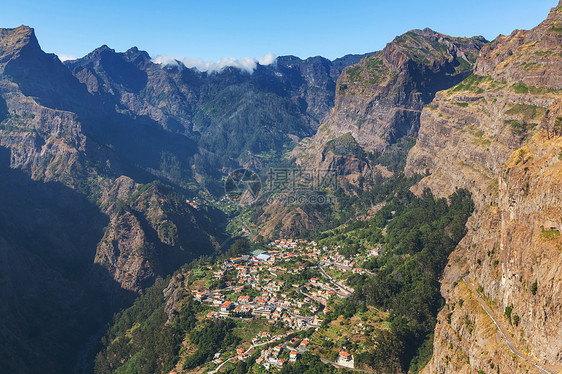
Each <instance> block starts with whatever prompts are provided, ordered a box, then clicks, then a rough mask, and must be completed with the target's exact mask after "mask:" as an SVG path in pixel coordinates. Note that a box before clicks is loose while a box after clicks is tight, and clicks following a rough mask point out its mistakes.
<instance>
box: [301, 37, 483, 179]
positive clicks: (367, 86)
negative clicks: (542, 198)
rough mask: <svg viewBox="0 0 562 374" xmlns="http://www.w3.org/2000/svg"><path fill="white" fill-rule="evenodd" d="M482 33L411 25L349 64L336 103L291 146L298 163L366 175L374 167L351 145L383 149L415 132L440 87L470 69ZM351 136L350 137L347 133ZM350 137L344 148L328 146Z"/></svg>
mask: <svg viewBox="0 0 562 374" xmlns="http://www.w3.org/2000/svg"><path fill="white" fill-rule="evenodd" d="M485 43H486V40H485V39H484V38H482V37H473V38H455V37H450V36H447V35H443V34H439V33H437V32H435V31H432V30H430V29H425V30H412V31H409V32H407V33H406V34H404V35H401V36H399V37H397V38H396V39H394V40H393V41H392V42H391V43H389V44H388V45H387V46H386V47H385V48H384V49H383V50H382V51H380V52H377V53H376V54H374V55H372V56H368V57H365V58H363V59H362V60H361V61H360V62H359V63H358V64H355V65H353V66H350V67H348V68H346V69H345V70H344V71H343V73H342V75H341V76H340V78H339V79H338V84H337V90H336V101H335V107H334V109H333V111H332V113H331V115H330V117H329V118H328V120H327V122H325V123H324V124H323V125H322V126H321V127H320V128H319V130H318V131H317V133H316V134H315V135H314V137H312V138H309V139H305V140H304V141H303V142H301V144H300V145H299V146H298V147H297V148H295V150H294V151H293V153H292V154H293V156H295V157H296V158H297V163H299V164H300V165H307V167H316V168H318V169H327V170H331V169H337V170H338V173H339V174H343V175H351V174H359V175H365V174H368V173H369V172H372V171H373V170H372V169H373V167H372V165H370V164H369V163H368V162H366V160H365V159H364V158H362V157H361V156H360V155H359V154H357V152H353V151H352V150H353V149H357V146H359V147H360V148H362V149H363V150H364V151H366V152H373V151H378V152H384V151H385V150H386V149H387V148H388V147H389V146H391V145H393V144H395V143H397V142H398V141H399V140H400V139H402V138H404V137H407V136H413V137H415V136H416V135H417V132H418V128H419V118H420V113H421V110H422V108H423V106H424V105H426V104H428V103H429V102H430V101H431V100H432V99H433V97H434V95H435V93H436V92H437V91H439V90H442V89H445V88H449V87H451V86H453V85H455V84H456V83H458V82H460V81H461V80H462V79H464V78H465V77H466V76H467V75H469V74H470V73H471V71H472V66H473V64H474V61H475V59H476V56H477V55H478V51H479V50H480V48H481V47H482V46H483V45H484V44H485ZM348 134H349V135H351V136H349V135H348ZM345 138H349V142H348V143H349V144H346V145H345V146H344V147H343V148H342V149H341V151H340V152H334V150H333V149H330V147H329V145H330V143H331V142H334V141H341V139H345Z"/></svg>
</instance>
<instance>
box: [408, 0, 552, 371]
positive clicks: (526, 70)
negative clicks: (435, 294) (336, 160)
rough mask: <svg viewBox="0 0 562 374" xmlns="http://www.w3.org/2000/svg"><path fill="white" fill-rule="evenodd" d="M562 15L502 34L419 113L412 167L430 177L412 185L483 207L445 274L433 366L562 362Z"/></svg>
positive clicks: (508, 367)
mask: <svg viewBox="0 0 562 374" xmlns="http://www.w3.org/2000/svg"><path fill="white" fill-rule="evenodd" d="M561 22H562V4H559V5H558V6H557V7H556V8H554V9H553V10H552V11H551V12H550V14H549V15H548V18H547V19H546V20H545V21H544V22H542V23H541V24H540V25H539V26H537V27H536V28H534V29H532V30H530V31H521V30H516V31H514V32H513V33H512V34H511V35H510V36H500V37H498V38H497V39H496V40H495V41H494V42H492V43H490V44H488V45H487V46H485V47H484V48H483V49H482V51H481V54H480V56H479V58H478V60H477V62H476V66H475V69H474V70H475V74H474V75H473V76H471V77H469V78H468V79H466V80H465V81H463V82H462V83H460V84H459V85H457V86H455V87H453V88H451V89H449V90H446V91H442V92H439V93H437V95H436V98H435V100H434V101H433V102H432V103H431V104H429V105H428V106H427V107H426V108H425V109H424V110H423V112H422V115H421V127H420V132H419V137H418V141H417V144H416V146H415V147H414V148H413V149H412V150H411V151H410V154H409V156H408V163H407V168H406V171H407V172H408V173H413V172H419V173H423V172H425V171H426V170H427V171H428V172H429V174H430V175H429V176H427V177H426V178H424V179H423V180H422V181H421V182H420V183H419V184H418V185H417V186H416V187H415V189H414V190H415V191H416V192H421V191H422V190H423V189H424V188H426V187H429V188H431V189H432V191H433V192H434V193H435V194H437V195H439V196H448V195H449V194H450V193H451V192H453V191H454V190H455V189H456V188H466V189H468V190H469V191H471V193H472V196H473V199H474V201H475V203H476V207H477V211H476V213H475V214H474V215H473V217H472V218H471V219H470V220H469V223H468V234H467V235H466V237H465V238H464V239H463V240H462V241H461V243H460V244H459V246H458V247H457V249H456V250H455V252H453V254H452V255H451V257H450V260H449V264H448V266H447V268H446V271H445V274H444V278H443V284H442V294H443V296H444V297H445V299H446V300H447V306H446V307H445V308H444V309H443V310H442V311H441V313H440V315H439V322H438V325H437V328H436V334H435V341H434V356H433V359H432V361H431V362H430V364H429V365H428V366H427V367H426V369H425V372H427V373H469V372H470V373H472V372H474V370H481V371H482V372H485V373H496V372H498V370H499V372H502V373H506V372H507V373H525V372H532V373H535V372H537V373H538V372H544V371H539V369H538V367H537V366H536V365H535V364H538V365H539V366H541V367H542V368H544V369H545V370H549V372H553V373H554V372H558V370H560V369H561V368H562V354H561V352H562V330H561V329H560V325H561V323H562V309H561V305H562V293H561V284H562V267H561V263H562V261H561V260H562V254H561V248H562V247H561V244H562V243H561V241H560V230H561V229H562V227H561V222H560V217H561V210H562V205H561V204H562V201H561V200H560V191H561V187H562V185H561V181H562V179H561V175H562V174H561V173H560V172H561V171H562V169H561V168H562V161H561V158H562V156H561V154H562V153H561V151H562V141H561V138H560V136H561V135H562V132H561V131H560V125H561V124H562V119H561V117H562V109H561V108H562V94H561V92H562V91H561V90H562V79H561V78H560V72H561V71H562V70H561V68H562V57H561V56H562V54H561V52H562V32H561V29H560V23H561ZM462 276H464V277H465V279H467V280H469V281H470V282H471V283H472V284H473V285H474V288H475V289H476V288H477V290H471V289H470V288H469V287H468V285H467V283H466V282H465V281H463V280H462V279H461V277H462ZM474 292H478V293H480V294H481V295H482V296H483V298H484V300H486V303H487V304H488V306H489V307H490V308H491V310H492V311H493V313H494V314H495V315H496V316H498V317H497V318H498V320H499V321H498V322H499V323H500V324H501V325H503V326H504V327H505V328H506V329H507V330H508V331H509V335H510V336H511V338H512V340H513V344H514V345H515V347H516V348H517V349H518V350H519V351H521V352H523V356H524V357H525V358H521V357H519V356H517V355H516V354H514V353H513V351H512V350H511V349H510V348H509V347H508V345H507V344H506V340H505V339H504V337H503V336H502V334H500V332H499V330H498V328H497V327H496V325H495V324H494V323H493V321H492V320H491V319H490V317H489V316H488V315H486V314H485V313H483V310H482V307H481V306H480V304H479V303H478V302H477V301H476V298H475V295H474ZM461 300H462V301H461Z"/></svg>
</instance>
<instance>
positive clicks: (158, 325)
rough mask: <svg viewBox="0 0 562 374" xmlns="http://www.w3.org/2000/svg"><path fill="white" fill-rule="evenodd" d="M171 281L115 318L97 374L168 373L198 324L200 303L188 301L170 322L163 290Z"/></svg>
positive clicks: (156, 287)
mask: <svg viewBox="0 0 562 374" xmlns="http://www.w3.org/2000/svg"><path fill="white" fill-rule="evenodd" d="M168 284H169V281H162V282H160V283H159V284H157V285H156V286H154V287H152V288H150V289H149V290H148V292H147V293H146V295H144V296H142V297H140V298H139V299H138V300H137V301H136V302H135V304H134V305H133V306H132V307H130V308H129V309H126V310H124V311H122V312H120V313H118V314H117V315H116V316H115V317H114V319H113V325H112V326H111V327H110V329H109V331H108V332H107V334H106V335H105V336H104V337H103V338H102V341H101V342H102V345H103V349H102V351H101V352H100V353H98V355H97V357H96V361H95V370H94V371H95V373H96V374H102V373H104V374H105V373H120V374H132V373H135V374H154V373H167V372H169V371H170V370H171V369H172V368H173V367H174V366H175V365H176V363H177V360H178V353H179V350H180V346H181V342H182V339H183V337H184V335H185V333H186V332H187V331H190V330H191V329H193V328H194V327H195V325H196V323H197V320H196V319H195V314H196V312H197V308H198V305H197V304H196V303H195V302H189V303H188V304H186V305H185V306H184V307H183V308H182V310H181V312H180V313H179V315H178V316H176V318H174V321H173V323H172V324H169V325H167V324H166V321H167V319H168V316H167V314H166V313H165V311H164V307H165V303H164V296H163V293H162V291H163V290H164V288H165V287H166V286H167V285H168Z"/></svg>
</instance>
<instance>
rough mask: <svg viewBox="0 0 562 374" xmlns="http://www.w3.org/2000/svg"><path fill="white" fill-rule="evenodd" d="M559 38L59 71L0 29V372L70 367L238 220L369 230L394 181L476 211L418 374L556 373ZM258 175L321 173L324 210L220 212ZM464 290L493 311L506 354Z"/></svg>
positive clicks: (419, 38) (425, 38) (559, 17)
mask: <svg viewBox="0 0 562 374" xmlns="http://www.w3.org/2000/svg"><path fill="white" fill-rule="evenodd" d="M561 30H562V3H561V4H559V5H558V6H557V7H555V8H553V10H552V11H551V12H550V14H549V15H548V17H547V19H546V20H545V21H544V22H543V23H541V24H540V25H538V26H537V27H536V28H534V29H532V30H529V31H522V30H516V31H514V32H513V33H512V34H511V35H509V36H499V37H498V38H496V39H495V40H494V41H492V42H488V41H487V40H485V39H484V38H483V37H470V38H468V37H451V36H447V35H444V34H441V33H438V32H435V31H433V30H430V29H424V30H412V31H409V32H407V33H405V34H403V35H401V36H398V37H396V38H395V39H394V40H393V41H392V42H390V43H389V44H388V45H387V46H386V47H385V48H384V49H383V50H381V51H378V52H373V53H367V54H364V55H347V56H344V57H342V58H340V59H336V60H333V61H331V60H328V59H325V58H323V57H311V58H308V59H305V60H302V59H300V58H297V57H294V56H281V57H278V58H277V59H276V61H275V62H274V63H272V64H270V65H260V64H257V66H256V69H255V70H254V71H253V72H251V73H249V72H247V71H242V70H240V69H238V68H235V67H226V68H224V69H223V70H221V71H218V72H212V73H211V72H209V73H208V72H200V71H198V70H197V69H194V68H193V69H190V68H187V67H186V66H185V65H183V64H182V63H181V62H180V61H177V63H175V64H171V65H166V64H160V63H156V62H155V61H154V60H153V59H152V58H151V57H150V56H149V54H148V53H146V52H144V51H140V50H139V49H137V48H135V47H134V48H131V49H129V50H127V51H126V52H123V53H119V52H116V51H114V50H113V49H111V48H109V47H107V46H105V45H104V46H102V47H100V48H97V49H96V50H94V51H92V52H91V53H89V54H88V55H86V56H84V57H83V58H80V59H77V60H70V61H65V62H64V63H63V62H61V61H60V60H59V59H58V57H57V56H56V55H53V54H48V53H45V52H43V51H42V49H41V47H40V45H39V42H38V40H37V38H36V37H35V34H34V31H33V29H31V28H29V27H26V26H20V27H18V28H14V29H0V175H1V177H0V192H1V193H0V201H1V207H2V208H1V209H0V259H1V260H0V285H1V287H0V300H2V303H0V310H1V311H2V313H1V315H2V317H3V318H2V319H1V320H0V371H1V372H22V373H35V372H75V371H77V372H88V371H91V370H90V369H88V368H89V367H90V366H91V364H92V363H91V362H90V361H91V357H90V356H91V355H92V354H94V353H95V352H94V351H95V350H96V349H97V346H96V344H95V343H96V341H97V340H96V339H98V338H99V337H100V336H101V335H103V333H104V331H105V327H104V326H106V324H107V323H109V322H110V320H111V316H112V314H113V313H115V312H117V311H119V310H122V309H123V308H127V307H129V306H130V305H131V304H132V302H133V300H134V299H135V298H137V297H138V296H139V295H143V294H145V293H146V292H147V290H149V289H151V287H153V286H154V285H155V284H158V283H159V282H160V281H161V280H162V279H165V278H166V277H167V276H169V275H171V274H173V273H174V272H176V271H177V270H178V269H180V268H181V267H182V266H184V265H186V264H188V263H190V262H191V261H193V260H196V259H198V258H202V257H203V258H210V257H213V256H219V255H221V254H222V253H224V252H225V251H226V249H227V248H228V247H229V246H230V244H231V243H232V242H233V239H235V236H236V235H238V234H243V233H244V231H242V232H237V234H236V235H234V234H233V233H232V230H231V229H232V226H233V224H234V223H236V221H237V220H239V219H240V217H243V216H244V217H246V218H245V219H247V218H248V217H250V218H249V219H250V221H251V223H250V225H251V226H252V230H255V234H256V236H258V237H260V238H263V239H271V238H280V237H285V236H290V237H298V236H305V235H309V234H310V233H311V232H315V231H323V230H329V229H331V228H334V227H335V226H336V224H337V225H340V224H343V225H347V224H351V223H353V222H354V221H357V220H360V219H363V218H365V219H367V218H370V217H373V216H374V214H375V213H376V212H377V211H379V210H380V209H381V208H382V207H383V206H384V204H385V202H384V201H375V200H374V199H371V196H373V194H377V193H383V192H381V191H382V189H381V185H383V184H384V183H385V181H389V180H395V179H398V178H411V180H412V181H414V182H413V183H412V187H411V191H412V192H413V193H415V194H416V195H418V196H421V195H423V193H424V191H427V189H429V190H430V191H431V192H432V193H433V194H434V195H435V196H437V197H448V196H450V195H452V194H453V193H455V191H457V190H458V189H465V190H467V191H469V192H470V194H471V196H472V199H473V201H474V203H475V211H474V213H473V214H472V216H471V217H470V219H469V220H468V222H467V225H466V235H465V236H464V238H463V239H462V241H461V242H460V243H459V245H458V246H457V248H456V249H455V250H454V251H453V252H452V254H451V255H450V257H449V260H448V263H447V266H446V268H445V270H444V272H443V276H442V281H441V293H442V296H443V298H444V300H445V302H446V304H445V306H444V307H443V309H441V311H440V312H439V315H438V323H437V325H436V326H435V333H434V341H433V347H434V348H433V352H434V354H433V357H432V359H431V360H430V362H429V363H428V364H427V366H426V367H425V369H424V372H427V373H469V372H475V371H478V370H479V372H486V373H487V372H496V370H498V369H499V368H501V372H513V373H517V372H534V370H537V367H540V368H541V370H542V371H541V372H544V370H547V371H549V372H553V373H554V372H556V370H560V368H561V367H562V356H561V353H560V352H562V332H561V331H560V329H559V326H560V323H561V322H562V321H561V318H562V310H561V309H560V306H561V305H562V301H561V297H562V293H561V292H560V284H561V281H562V273H561V272H562V268H561V267H560V263H561V262H560V248H561V243H560V235H559V232H560V230H562V226H561V225H562V221H561V218H560V217H561V214H560V211H561V209H562V201H561V200H560V193H559V191H560V188H561V187H560V181H561V179H560V175H561V174H560V173H559V170H558V169H560V168H561V167H562V161H561V159H562V156H561V155H562V141H561V139H562V138H561V136H562V101H561V97H562V96H561V92H562V91H561V90H562V79H561V74H560V72H561V71H562V60H561V56H562V32H561ZM272 167H283V168H293V169H295V168H298V170H305V171H306V170H309V171H312V170H314V171H320V172H321V173H326V174H329V173H333V174H335V175H337V178H338V183H339V187H340V188H339V189H338V190H337V191H330V192H331V193H334V194H335V197H336V198H338V200H337V202H336V203H335V204H333V205H326V204H311V203H309V202H306V203H302V202H299V201H296V202H295V203H293V204H287V203H286V199H284V198H283V196H271V195H267V194H264V196H262V198H261V199H259V200H258V201H257V202H256V203H255V204H254V205H251V206H250V207H249V208H247V209H246V210H244V209H242V210H240V209H239V208H238V207H235V208H233V204H231V203H230V202H228V200H227V199H226V198H225V196H224V180H225V178H226V176H227V175H228V174H229V173H230V172H232V171H233V170H236V169H239V168H247V169H250V170H253V171H255V172H256V173H257V174H259V175H261V176H263V175H264V173H265V172H266V171H267V170H268V169H269V168H272ZM393 178H394V179H393ZM408 188H409V187H408ZM317 192H318V191H317ZM324 192H325V191H321V192H318V193H324ZM384 193H385V194H386V195H385V196H394V194H395V191H386V192H384ZM396 194H397V193H396ZM377 196H378V195H377ZM369 199H371V200H369ZM225 200H226V203H225ZM240 213H243V214H242V215H239V214H240ZM326 232H327V231H326ZM246 233H247V232H246ZM472 288H474V289H472ZM475 289H477V291H475ZM475 292H477V293H478V294H479V295H481V297H483V298H484V299H485V300H486V301H487V302H488V304H487V305H488V307H489V308H490V309H491V311H492V313H495V314H496V315H497V316H499V317H500V318H505V315H506V313H507V312H506V311H507V310H509V324H507V326H508V327H507V328H508V329H509V335H510V338H509V339H511V340H512V344H511V345H510V344H506V343H505V341H506V337H504V336H503V335H502V334H503V333H502V332H501V329H500V328H499V327H498V324H497V323H494V322H493V321H490V319H489V317H487V314H486V313H485V312H484V310H483V309H482V307H481V305H480V303H479V302H478V300H477V298H475V297H474V296H473V295H474V294H475ZM460 300H462V302H461V301H460ZM512 315H517V316H518V319H517V323H516V324H515V323H512V317H511V316H512ZM467 321H468V322H467ZM474 326H475V327H474ZM513 345H515V346H517V347H524V350H525V351H526V352H528V355H529V357H527V358H525V357H519V356H518V355H517V354H516V353H515V352H514V350H513V349H512V346H513ZM537 365H539V366H537Z"/></svg>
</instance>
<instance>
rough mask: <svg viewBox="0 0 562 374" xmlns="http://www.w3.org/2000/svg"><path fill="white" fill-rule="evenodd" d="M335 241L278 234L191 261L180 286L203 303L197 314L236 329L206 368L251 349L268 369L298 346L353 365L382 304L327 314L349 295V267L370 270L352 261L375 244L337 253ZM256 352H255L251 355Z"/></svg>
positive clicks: (290, 357)
mask: <svg viewBox="0 0 562 374" xmlns="http://www.w3.org/2000/svg"><path fill="white" fill-rule="evenodd" d="M339 249H340V246H337V245H336V246H334V247H333V248H332V247H329V246H326V245H320V244H319V243H316V242H314V241H307V240H303V239H279V240H275V241H273V242H271V243H269V244H267V245H262V246H261V247H260V248H259V249H254V250H252V251H251V252H249V253H247V254H244V255H241V256H238V257H234V258H229V259H225V260H222V261H218V262H216V263H214V264H213V265H209V264H205V265H201V266H199V267H197V268H194V269H193V271H192V275H191V281H190V283H189V286H188V291H189V292H190V293H191V295H192V298H193V299H194V300H196V301H197V302H200V303H201V305H202V306H204V310H205V312H204V315H202V316H201V318H203V319H231V320H234V321H236V322H237V323H238V324H239V325H240V326H242V327H241V328H240V330H241V331H242V330H243V333H242V334H241V335H242V336H244V338H245V339H243V342H242V343H241V344H240V346H239V347H237V349H236V350H235V351H232V352H216V354H215V357H214V359H213V360H212V362H211V363H209V364H208V366H207V367H206V370H208V372H211V373H215V372H220V371H221V369H222V368H223V367H224V368H225V367H227V366H228V365H233V364H235V363H236V362H238V361H245V360H248V359H249V358H250V357H252V356H253V357H254V360H253V361H252V364H253V365H258V366H259V367H261V369H260V370H262V371H264V372H265V371H268V372H269V371H272V370H273V371H275V370H278V369H279V368H282V367H283V366H284V365H286V364H289V363H291V362H296V361H298V360H299V359H300V358H301V357H302V356H303V355H304V354H305V353H311V354H313V355H315V356H317V357H319V358H320V359H321V360H322V361H323V362H325V363H328V364H332V365H334V366H336V367H339V368H350V369H353V368H354V367H355V362H354V361H355V360H354V355H355V354H356V351H358V350H359V351H360V350H362V349H363V348H365V347H366V345H368V344H369V341H368V339H369V338H368V336H369V335H370V333H372V331H374V329H375V328H377V327H378V328H380V327H381V326H384V323H385V322H384V320H385V315H384V313H383V312H381V311H378V310H376V309H375V308H372V307H370V309H366V310H365V311H364V312H363V313H356V314H354V315H353V316H352V317H349V316H348V317H346V318H344V317H343V316H336V318H335V319H334V318H330V313H331V312H332V309H333V308H334V307H335V306H337V305H338V304H339V303H342V302H343V301H344V300H345V299H346V298H348V297H349V296H351V294H352V293H353V289H351V288H350V287H349V286H347V285H346V279H347V278H348V277H349V276H351V275H352V274H365V275H372V273H370V272H369V271H368V270H366V269H363V268H361V267H359V266H358V264H362V263H363V262H364V261H365V260H366V259H369V258H372V257H377V256H379V251H380V250H381V248H380V247H377V248H371V249H369V250H364V251H362V252H359V253H357V254H355V255H354V256H348V257H345V256H343V255H342V254H340V253H339ZM256 357H257V358H256Z"/></svg>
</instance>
